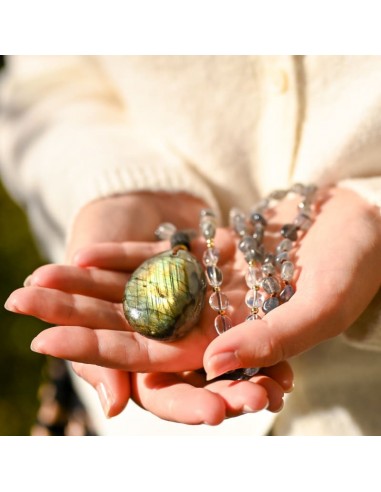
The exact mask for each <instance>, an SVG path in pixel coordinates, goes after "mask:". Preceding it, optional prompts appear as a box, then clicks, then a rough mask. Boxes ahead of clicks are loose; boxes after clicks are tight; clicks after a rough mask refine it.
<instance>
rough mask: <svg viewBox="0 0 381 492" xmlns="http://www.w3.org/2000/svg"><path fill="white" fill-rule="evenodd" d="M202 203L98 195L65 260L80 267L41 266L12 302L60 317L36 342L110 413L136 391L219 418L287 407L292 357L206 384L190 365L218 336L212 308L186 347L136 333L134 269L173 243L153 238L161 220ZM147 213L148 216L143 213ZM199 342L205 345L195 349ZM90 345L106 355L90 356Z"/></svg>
mask: <svg viewBox="0 0 381 492" xmlns="http://www.w3.org/2000/svg"><path fill="white" fill-rule="evenodd" d="M179 203H181V205H182V206H181V207H179V206H178V204H179ZM203 207H205V204H204V203H202V202H200V201H198V200H196V199H195V198H193V197H190V196H187V195H184V194H177V195H166V194H149V193H139V194H131V195H126V196H119V197H112V198H107V199H104V200H99V201H96V202H93V203H91V204H89V205H88V206H87V207H85V208H84V209H83V210H81V212H80V213H79V215H78V217H77V219H76V221H75V224H74V228H73V230H72V233H71V236H70V238H69V242H68V248H67V263H71V264H72V265H71V266H69V265H68V264H66V265H46V266H43V267H41V268H39V269H38V270H36V271H35V272H34V273H33V274H32V275H31V276H30V277H28V279H27V281H26V283H25V285H26V287H25V288H23V289H19V290H18V291H16V292H14V293H13V294H12V295H11V296H10V298H9V299H8V301H7V303H6V307H7V308H8V309H9V310H11V311H13V312H16V313H19V314H28V315H32V316H35V317H38V318H40V319H43V320H45V321H48V322H49V323H52V324H54V325H57V326H56V327H55V328H51V329H48V330H45V331H44V332H42V333H41V334H40V336H39V337H37V338H36V339H35V340H34V341H33V343H32V349H33V350H35V351H37V352H40V353H46V354H49V353H50V354H51V355H53V353H54V355H55V356H56V357H62V358H64V359H67V360H71V361H73V362H72V365H73V368H74V370H75V371H76V373H77V374H78V375H79V376H80V377H82V378H83V379H85V380H86V381H88V382H89V383H90V384H91V385H92V386H94V388H96V389H97V391H98V394H99V397H100V401H101V403H102V405H103V408H104V411H105V414H106V415H107V416H108V417H112V416H114V415H117V414H118V413H120V412H121V411H122V410H123V408H124V407H125V405H126V404H127V402H128V399H129V398H130V397H131V396H132V397H133V398H134V399H135V401H136V402H137V403H138V404H140V405H141V406H143V407H144V408H146V409H147V410H149V411H151V412H152V413H154V414H156V415H158V416H160V417H161V418H164V419H167V420H173V421H178V422H184V423H188V424H200V423H207V424H210V425H216V424H218V423H220V422H222V420H224V419H225V418H229V417H232V416H236V415H239V414H241V413H247V412H255V411H259V410H261V409H263V408H266V407H267V408H268V409H269V410H270V411H279V410H280V409H281V407H282V406H283V395H284V392H285V391H289V390H291V389H292V385H293V382H292V381H293V374H292V370H291V368H290V366H289V364H288V363H287V362H281V363H279V364H276V365H275V366H274V367H271V368H267V369H266V370H264V371H263V372H262V373H261V374H260V375H259V374H258V375H257V376H255V377H254V378H252V380H251V381H245V382H239V383H237V382H232V381H216V382H208V381H207V380H206V378H205V376H203V375H201V374H199V373H194V372H192V371H190V370H191V369H198V368H200V367H202V354H203V351H204V350H205V348H206V347H207V345H208V344H209V342H210V341H211V340H212V339H213V338H214V336H215V332H214V330H213V329H212V328H211V327H212V326H213V316H212V313H211V312H210V311H209V310H206V311H205V312H207V311H209V312H208V315H207V317H206V318H205V321H204V322H203V323H204V324H205V323H208V325H210V326H208V329H207V330H203V329H202V328H200V329H197V334H195V335H194V337H193V338H194V341H192V338H191V339H189V340H188V341H187V342H186V343H185V342H181V344H179V345H178V346H175V345H174V344H164V343H159V342H153V341H147V339H145V338H143V337H141V336H140V335H136V334H135V333H134V332H132V331H131V328H130V327H129V326H128V323H127V322H126V320H125V319H124V316H123V315H122V309H121V304H120V300H121V299H122V297H123V290H124V285H125V283H126V281H127V279H128V276H129V274H130V273H131V272H132V271H133V270H134V269H135V268H136V267H137V266H138V265H140V264H141V262H142V261H144V260H145V259H147V258H150V257H151V256H152V255H153V254H156V253H157V252H159V251H162V250H164V249H168V247H169V246H168V244H166V243H157V242H152V239H153V238H152V236H153V231H154V230H155V229H156V227H157V226H158V224H160V223H162V222H165V221H171V222H172V223H174V224H175V225H176V226H177V227H178V228H192V227H193V228H197V226H198V216H199V212H200V210H201V208H203ZM141 217H144V218H145V220H144V221H142V220H141V219H140V220H139V219H137V218H141ZM110 218H112V220H110ZM221 233H222V234H223V235H225V236H226V238H227V240H226V245H223V247H222V251H221V258H222V261H224V262H225V263H228V260H229V259H230V258H231V256H232V255H233V253H234V249H235V248H234V240H233V238H232V236H231V234H230V233H229V234H227V233H226V232H221ZM126 238H128V239H129V241H128V242H125V239H126ZM106 239H107V240H108V242H107V243H103V241H105V240H106ZM101 241H102V243H100V242H101ZM78 249H80V250H79V251H78ZM203 250H204V245H203V244H202V243H201V242H200V241H198V242H196V244H195V253H196V254H198V255H201V254H202V252H203ZM94 267H97V268H94ZM203 331H206V333H203ZM119 336H122V338H123V340H122V339H120V338H119ZM52 337H53V338H52ZM94 343H95V345H94ZM109 343H110V344H111V345H108V344H109ZM98 344H99V345H98ZM193 344H194V345H195V348H196V347H198V348H197V349H196V350H191V351H189V347H190V346H192V345H193ZM53 347H55V348H53ZM77 349H79V352H77V353H76V350H77ZM88 351H89V352H92V353H93V355H95V353H98V357H95V358H93V356H90V358H89V357H88V356H86V355H85V352H88ZM115 351H119V355H117V354H116V352H115ZM156 351H158V358H157V359H155V357H154V358H153V359H152V360H150V358H149V353H150V354H155V352H156ZM122 352H123V353H124V355H123V356H122ZM139 352H140V353H141V355H142V357H140V356H139ZM184 354H187V357H186V358H185V359H184ZM120 357H122V358H124V363H121V360H120ZM96 359H97V360H96ZM176 359H180V360H177V361H176ZM106 366H107V367H106ZM184 370H186V371H184ZM137 371H139V372H137ZM164 371H165V372H164ZM169 371H176V372H169Z"/></svg>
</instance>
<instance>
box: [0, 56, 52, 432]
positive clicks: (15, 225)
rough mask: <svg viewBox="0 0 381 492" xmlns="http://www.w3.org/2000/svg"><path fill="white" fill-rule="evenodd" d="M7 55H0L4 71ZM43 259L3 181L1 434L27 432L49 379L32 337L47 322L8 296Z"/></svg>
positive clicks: (0, 236)
mask: <svg viewBox="0 0 381 492" xmlns="http://www.w3.org/2000/svg"><path fill="white" fill-rule="evenodd" d="M5 63H6V58H5V59H4V56H0V70H1V71H2V70H4V69H5V66H4V65H5ZM42 263H43V260H42V258H41V257H40V255H39V254H38V252H37V248H36V246H35V244H34V242H33V239H32V236H31V234H30V230H29V228H28V223H27V220H26V218H25V215H24V213H23V212H22V210H21V209H20V208H19V207H18V206H17V205H16V204H15V203H14V202H13V201H12V200H11V199H10V197H9V196H8V194H7V192H6V191H5V189H4V187H3V185H2V183H1V180H0V302H1V303H2V304H1V306H0V329H1V342H0V435H3V436H4V435H8V436H12V435H29V434H30V428H31V426H32V425H33V424H34V421H35V419H36V414H37V410H38V406H39V402H38V387H39V385H40V382H41V380H42V379H43V378H44V377H45V376H44V374H45V372H46V358H45V357H43V356H40V355H37V354H35V353H33V352H31V350H30V348H29V347H30V342H31V340H32V338H33V337H34V336H35V335H36V334H37V333H38V332H39V331H41V329H43V328H44V327H45V326H46V325H45V324H44V323H42V322H40V321H37V320H35V319H32V318H29V317H23V316H20V315H15V314H12V313H9V312H8V311H6V310H5V309H4V308H3V305H4V303H5V301H6V299H7V297H8V296H9V294H10V293H11V292H12V291H13V290H15V289H17V288H19V287H21V286H22V284H23V281H24V280H25V278H26V277H27V276H28V275H29V274H30V273H31V272H32V271H33V270H34V269H35V268H37V267H38V266H39V265H41V264H42Z"/></svg>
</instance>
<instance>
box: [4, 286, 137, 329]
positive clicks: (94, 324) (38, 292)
mask: <svg viewBox="0 0 381 492" xmlns="http://www.w3.org/2000/svg"><path fill="white" fill-rule="evenodd" d="M6 308H7V309H8V310H10V311H12V312H14V313H19V314H26V315H29V316H34V317H36V318H39V319H41V320H43V321H46V322H48V323H54V324H58V325H82V324H84V325H86V326H88V327H90V328H95V329H97V328H102V329H106V330H124V331H125V330H129V329H130V327H129V325H128V323H127V321H126V319H125V317H124V315H123V313H122V309H121V306H120V305H117V304H114V303H112V302H109V301H103V300H101V299H94V298H91V297H86V296H82V295H79V294H68V293H66V292H61V291H59V290H55V289H45V288H43V287H26V288H23V289H18V290H16V291H14V292H13V293H12V294H11V295H10V297H9V298H8V300H7V302H6Z"/></svg>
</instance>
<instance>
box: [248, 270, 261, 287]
mask: <svg viewBox="0 0 381 492" xmlns="http://www.w3.org/2000/svg"><path fill="white" fill-rule="evenodd" d="M262 278H263V275H262V271H261V270H260V269H259V268H255V267H249V268H248V270H247V272H246V275H245V280H246V285H247V286H248V287H249V289H254V287H255V286H256V285H259V283H260V281H261V280H262Z"/></svg>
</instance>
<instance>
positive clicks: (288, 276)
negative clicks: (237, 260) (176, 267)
mask: <svg viewBox="0 0 381 492" xmlns="http://www.w3.org/2000/svg"><path fill="white" fill-rule="evenodd" d="M289 194H296V195H300V197H301V199H300V201H299V202H298V205H297V210H298V212H297V215H296V216H295V218H294V220H293V221H292V222H290V223H287V224H284V225H283V226H282V228H281V229H280V235H281V240H280V241H279V242H278V244H277V245H276V247H275V250H274V251H272V252H270V251H267V250H266V249H265V246H264V239H265V234H266V227H267V226H268V223H269V220H270V218H271V213H272V210H273V208H274V207H275V206H276V204H277V203H278V202H279V201H281V200H283V199H285V198H286V197H287V196H288V195H289ZM316 194H317V187H316V186H315V185H307V186H305V185H303V184H300V183H297V184H295V185H293V186H291V188H289V189H286V190H276V191H273V192H272V193H270V194H269V195H268V196H267V197H265V198H264V199H262V200H261V201H260V202H259V203H257V204H256V205H255V207H253V208H252V210H251V211H250V213H249V215H248V216H246V214H245V213H244V212H242V211H241V210H240V209H238V208H233V209H232V210H231V211H230V213H229V223H230V226H231V227H232V229H233V230H234V231H235V233H236V235H237V236H238V238H239V242H238V249H239V250H240V251H241V252H242V254H243V255H244V258H245V261H246V263H247V269H246V272H245V282H246V285H247V287H248V291H247V292H246V295H245V304H246V306H247V307H248V309H249V313H248V315H247V317H246V320H248V321H253V320H259V319H261V318H262V317H263V316H265V315H266V314H267V313H269V312H270V311H272V310H273V309H275V308H277V307H278V306H280V305H281V304H284V303H285V302H287V301H289V300H290V299H291V297H292V296H293V295H294V293H295V287H294V285H293V277H294V272H295V265H294V262H293V261H292V257H291V251H292V250H293V249H294V247H295V246H296V243H297V242H298V240H299V239H300V238H301V236H302V234H303V233H304V232H306V231H307V230H308V229H309V228H310V226H311V224H312V221H313V207H314V202H315V198H316ZM199 228H200V232H201V235H202V236H203V238H204V240H205V243H206V249H205V251H204V254H203V258H202V262H203V264H204V267H205V273H206V279H207V282H208V284H209V285H210V287H211V288H212V290H213V292H212V294H211V295H210V297H209V305H210V307H211V308H212V309H213V310H214V311H215V312H216V313H217V315H216V317H215V319H214V327H215V330H216V332H217V334H218V335H222V334H223V333H224V332H226V331H227V330H229V329H230V328H232V326H233V323H232V320H231V319H230V317H229V316H228V315H227V314H226V313H227V310H228V308H229V299H228V297H227V295H226V294H225V293H224V292H222V290H221V286H222V284H223V273H222V271H221V269H220V267H219V266H218V262H219V259H220V251H219V249H218V248H216V246H215V236H216V230H217V219H216V215H215V213H214V212H213V211H212V210H210V209H203V210H202V211H201V213H200V221H199ZM155 234H156V236H157V237H158V238H159V239H170V240H171V247H172V248H173V247H175V246H176V245H179V244H181V245H183V244H186V246H187V247H188V249H189V242H190V240H191V239H192V237H193V236H194V235H195V232H194V231H177V229H176V227H175V226H174V225H173V224H171V223H164V224H161V225H160V226H159V228H158V229H157V230H156V232H155ZM260 311H261V314H260ZM258 371H259V368H255V367H253V368H244V369H238V370H236V371H230V372H229V373H227V374H224V375H222V376H220V378H224V379H249V378H250V377H252V376H254V375H255V374H256V373H257V372H258Z"/></svg>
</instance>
